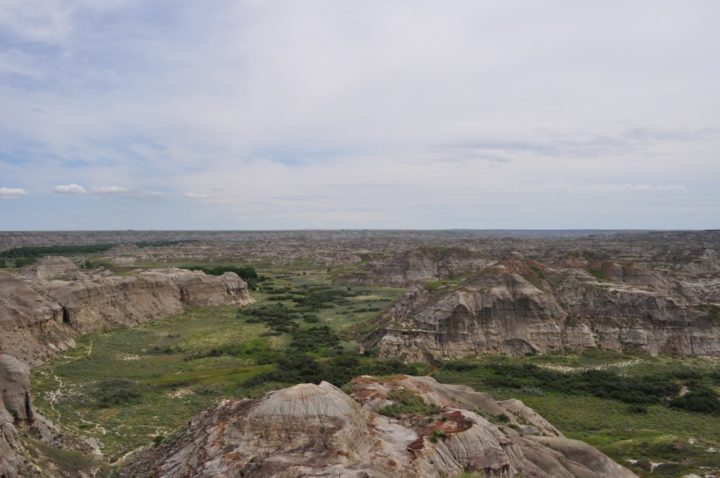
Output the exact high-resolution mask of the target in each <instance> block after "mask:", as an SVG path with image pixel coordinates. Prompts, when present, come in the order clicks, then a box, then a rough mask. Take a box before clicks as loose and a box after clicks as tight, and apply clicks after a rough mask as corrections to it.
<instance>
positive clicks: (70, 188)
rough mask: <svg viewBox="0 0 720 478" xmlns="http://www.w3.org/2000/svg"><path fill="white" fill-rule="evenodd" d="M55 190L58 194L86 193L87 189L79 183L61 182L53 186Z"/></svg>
mask: <svg viewBox="0 0 720 478" xmlns="http://www.w3.org/2000/svg"><path fill="white" fill-rule="evenodd" d="M53 192H55V193H58V194H85V193H87V190H86V189H85V188H84V187H82V186H80V185H79V184H75V183H72V184H60V185H58V186H55V187H54V188H53Z"/></svg>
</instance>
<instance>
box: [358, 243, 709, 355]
mask: <svg viewBox="0 0 720 478" xmlns="http://www.w3.org/2000/svg"><path fill="white" fill-rule="evenodd" d="M706 266H707V267H712V268H715V269H717V266H716V265H711V266H708V265H706ZM718 304H720V281H718V279H717V276H716V275H714V274H712V273H711V274H708V275H707V277H695V278H683V277H680V278H678V277H677V276H675V275H671V274H668V273H661V272H658V271H654V270H650V269H648V268H645V267H643V266H641V265H639V264H637V263H618V262H612V261H602V262H587V261H579V260H575V261H566V262H565V263H561V264H557V265H553V266H548V265H546V264H543V263H540V262H538V261H534V260H527V259H524V258H522V257H514V258H512V259H508V260H504V261H500V262H498V263H496V264H494V265H492V266H489V267H486V268H484V269H481V270H480V271H478V272H475V273H473V274H470V275H469V276H468V278H467V279H465V280H463V281H460V282H459V283H457V284H449V285H447V286H446V287H440V288H439V289H436V290H431V289H428V288H427V287H423V286H422V285H416V286H415V287H413V288H411V290H410V291H409V292H408V293H407V294H406V295H405V296H404V297H403V298H402V299H401V300H400V301H399V302H398V303H397V304H395V306H394V307H393V308H392V309H391V310H390V311H388V312H387V313H386V314H385V318H384V320H385V323H384V327H381V330H379V331H376V332H375V333H374V334H372V335H371V336H370V337H368V338H367V340H366V345H367V346H368V347H377V348H378V349H379V351H380V354H381V355H382V356H385V357H395V358H402V359H404V360H407V361H431V360H433V359H444V358H460V357H463V356H468V355H476V354H479V353H506V354H526V353H547V352H554V351H560V350H577V349H583V348H601V349H606V350H617V351H632V352H646V353H649V354H652V355H658V354H667V355H676V356H720V321H718V317H717V313H718V310H720V307H719V306H718Z"/></svg>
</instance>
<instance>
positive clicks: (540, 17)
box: [0, 0, 720, 230]
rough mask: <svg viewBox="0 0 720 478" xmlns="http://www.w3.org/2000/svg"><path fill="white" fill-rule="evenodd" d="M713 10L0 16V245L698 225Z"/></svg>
mask: <svg viewBox="0 0 720 478" xmlns="http://www.w3.org/2000/svg"><path fill="white" fill-rule="evenodd" d="M718 24H720V2H718V1H715V0H675V1H666V0H603V1H583V2H579V1H577V0H442V1H441V0H433V1H427V0H354V1H350V0H286V1H283V0H257V1H244V0H235V1H229V0H228V1H223V0H204V1H189V0H152V1H148V0H0V230H48V229H50V230H53V229H63V230H73V229H81V230H82V229H245V230H247V229H255V230H257V229H316V228H319V229H336V228H390V229H454V228H462V229H494V228H515V229H572V228H579V229H587V228H600V229H704V228H720V28H718Z"/></svg>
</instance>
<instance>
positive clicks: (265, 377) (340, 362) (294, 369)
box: [246, 353, 417, 387]
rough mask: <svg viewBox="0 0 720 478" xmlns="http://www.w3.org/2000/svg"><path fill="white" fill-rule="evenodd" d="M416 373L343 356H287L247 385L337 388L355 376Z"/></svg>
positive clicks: (408, 368)
mask: <svg viewBox="0 0 720 478" xmlns="http://www.w3.org/2000/svg"><path fill="white" fill-rule="evenodd" d="M416 373H417V370H416V369H415V368H414V367H412V366H409V365H405V364H403V363H402V362H399V361H394V360H392V361H375V360H360V359H359V357H358V356H356V355H351V354H342V355H337V356H335V357H332V358H330V359H326V360H318V359H315V358H312V357H310V356H308V355H305V354H301V353H298V354H293V353H288V354H286V355H282V356H280V357H279V358H278V360H277V368H276V369H275V370H273V371H270V372H266V373H263V374H260V375H257V376H255V377H254V378H252V379H250V380H249V381H248V382H246V385H248V386H257V385H261V384H263V383H266V382H279V383H284V384H295V383H320V382H322V381H323V380H324V381H327V382H330V383H332V384H333V385H336V386H338V387H340V386H342V385H344V384H346V383H348V382H349V381H350V380H352V379H353V378H354V377H357V376H358V375H391V374H408V375H413V374H416Z"/></svg>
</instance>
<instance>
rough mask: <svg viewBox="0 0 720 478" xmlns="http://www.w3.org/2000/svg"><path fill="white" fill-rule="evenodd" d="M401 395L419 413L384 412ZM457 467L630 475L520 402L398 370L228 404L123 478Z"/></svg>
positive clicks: (405, 472) (595, 477)
mask: <svg viewBox="0 0 720 478" xmlns="http://www.w3.org/2000/svg"><path fill="white" fill-rule="evenodd" d="M399 395H400V396H403V395H404V396H407V395H410V396H412V397H415V399H416V400H421V401H422V402H423V403H424V404H425V405H426V406H427V411H425V412H423V413H415V412H414V411H413V410H410V411H409V412H408V413H403V414H399V415H397V414H396V415H395V416H394V417H390V416H386V415H384V414H383V413H384V409H385V407H387V406H388V405H391V404H393V403H396V402H397V401H398V399H397V396H399ZM465 471H474V472H480V473H484V476H487V477H490V478H510V477H516V476H523V477H526V478H528V477H538V478H539V477H558V478H570V477H583V478H600V477H613V478H624V477H628V478H629V477H634V476H635V475H634V474H633V473H632V472H630V471H629V470H627V469H626V468H624V467H622V466H620V465H618V464H617V463H615V462H613V461H612V460H611V459H609V458H608V457H607V456H605V455H604V454H602V453H600V452H599V451H598V450H596V449H595V448H592V447H591V446H589V445H587V444H585V443H582V442H578V441H575V440H570V439H567V438H565V437H564V436H563V435H562V434H561V433H560V432H559V431H558V430H557V429H555V428H554V427H553V426H552V425H551V424H550V423H548V422H547V421H546V420H544V419H543V418H542V417H541V416H539V415H538V414H537V413H535V412H534V411H533V410H531V409H530V408H528V407H526V406H525V405H524V404H522V403H521V402H519V401H517V400H507V401H502V402H498V401H495V400H493V399H492V398H490V397H489V396H488V395H485V394H482V393H478V392H475V391H473V390H472V389H470V388H468V387H465V386H459V385H445V384H440V383H438V382H436V381H435V380H433V379H432V378H429V377H411V376H404V375H402V376H394V377H391V378H388V379H377V378H374V377H369V376H364V377H359V378H356V379H355V380H354V381H353V382H352V383H351V385H350V386H349V394H345V393H343V391H341V390H340V389H338V388H336V387H334V386H333V385H331V384H329V383H327V382H322V383H321V384H319V385H315V384H300V385H295V386H293V387H290V388H286V389H282V390H278V391H275V392H270V393H269V394H267V395H265V396H264V397H262V398H260V399H257V400H249V399H245V400H232V401H226V402H224V403H222V404H220V405H219V406H218V407H216V408H214V409H211V410H208V411H206V412H204V413H202V414H200V415H199V416H197V417H195V418H194V419H193V420H191V421H190V423H189V424H188V425H187V426H186V427H185V428H184V429H182V430H180V431H179V432H178V433H176V434H175V435H173V436H172V437H170V438H169V439H168V440H166V442H164V443H163V444H161V445H160V446H158V447H155V448H151V449H147V450H146V451H144V452H141V453H140V454H139V455H137V456H135V457H134V458H133V459H131V461H130V462H129V463H128V464H127V465H126V466H125V467H124V468H123V469H121V472H120V474H121V476H123V477H134V476H156V477H163V478H180V477H194V478H201V477H214V476H225V477H227V478H232V477H244V478H260V477H270V476H274V477H283V478H290V477H293V478H295V477H321V476H324V477H329V476H343V477H357V478H369V477H374V478H375V477H376V478H382V477H387V478H390V477H393V478H402V477H408V478H409V477H417V476H423V477H443V476H453V475H457V474H459V473H462V472H465Z"/></svg>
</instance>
